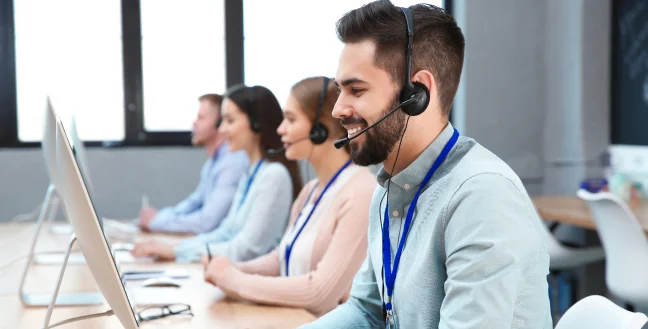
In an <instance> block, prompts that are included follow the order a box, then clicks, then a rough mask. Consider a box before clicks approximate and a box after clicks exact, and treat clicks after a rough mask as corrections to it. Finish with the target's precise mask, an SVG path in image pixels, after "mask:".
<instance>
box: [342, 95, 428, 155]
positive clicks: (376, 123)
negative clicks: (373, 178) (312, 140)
mask: <svg viewBox="0 0 648 329" xmlns="http://www.w3.org/2000/svg"><path fill="white" fill-rule="evenodd" d="M418 101H419V100H418V98H416V96H414V97H412V98H410V99H408V100H406V101H404V102H402V103H400V104H398V106H396V108H394V109H393V110H391V111H389V112H388V113H387V114H385V115H384V116H383V117H382V118H380V119H378V121H376V122H374V123H373V124H372V125H371V126H369V127H367V128H365V129H362V130H361V131H360V132H359V133H357V134H355V135H354V136H353V137H350V138H349V137H344V138H342V139H338V140H336V141H335V142H334V143H333V145H335V148H337V149H341V148H342V147H344V146H346V145H347V144H349V142H351V141H352V140H354V139H356V138H357V137H359V136H360V135H362V134H364V133H366V132H367V131H368V130H369V129H371V128H373V127H375V126H376V125H378V124H379V123H381V122H382V121H383V120H385V119H387V118H388V117H389V116H390V115H392V114H394V112H396V111H397V110H398V109H400V108H401V107H403V106H407V105H410V104H413V103H416V102H418Z"/></svg>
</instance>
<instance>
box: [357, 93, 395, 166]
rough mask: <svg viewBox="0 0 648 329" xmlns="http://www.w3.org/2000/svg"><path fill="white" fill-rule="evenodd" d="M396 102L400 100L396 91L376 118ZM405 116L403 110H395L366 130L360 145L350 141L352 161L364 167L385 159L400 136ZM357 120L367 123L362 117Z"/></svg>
mask: <svg viewBox="0 0 648 329" xmlns="http://www.w3.org/2000/svg"><path fill="white" fill-rule="evenodd" d="M398 104H400V100H399V95H398V93H397V94H395V95H394V97H393V98H392V101H391V103H390V104H389V105H388V106H387V108H385V109H384V110H383V111H381V116H380V117H379V118H378V119H380V118H381V117H382V116H384V115H386V114H387V113H389V111H391V110H393V109H394V108H395V107H397V106H398ZM406 118H407V115H406V114H405V112H403V111H398V110H397V111H396V112H394V113H393V114H392V115H391V116H389V117H388V118H386V119H385V120H383V122H381V123H379V124H378V125H376V126H375V127H373V128H371V129H370V130H368V131H367V132H366V133H365V140H364V143H362V145H361V146H360V145H358V143H352V144H351V159H352V160H353V162H355V163H356V164H357V165H360V166H363V167H366V166H370V165H374V164H379V163H381V162H383V161H385V160H386V159H387V156H388V155H389V153H391V151H392V150H393V149H394V146H395V145H396V142H398V140H399V139H400V138H401V134H402V132H403V128H404V127H405V120H406ZM351 120H353V119H351ZM359 120H361V121H362V122H363V123H364V124H365V125H368V124H367V122H366V121H365V120H364V119H359Z"/></svg>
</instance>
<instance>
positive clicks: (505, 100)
mask: <svg viewBox="0 0 648 329" xmlns="http://www.w3.org/2000/svg"><path fill="white" fill-rule="evenodd" d="M610 9H611V8H610V0H570V1H563V0H489V1H469V0H455V15H456V17H457V20H458V22H459V24H460V26H461V27H462V29H463V31H464V34H465V37H466V43H467V47H466V58H465V65H464V75H463V77H462V84H461V86H460V91H459V93H458V95H457V99H456V102H455V107H454V115H455V121H456V122H457V124H458V128H459V129H461V131H462V133H464V134H466V135H468V136H470V137H473V138H475V139H476V140H477V141H478V142H479V143H481V144H483V145H484V146H485V147H487V148H489V149H490V150H491V151H493V152H494V153H495V154H497V155H498V156H500V157H501V158H502V159H503V160H504V161H506V162H507V163H508V164H509V165H510V166H511V167H512V168H513V169H514V170H515V171H516V172H517V173H518V175H519V176H520V177H521V178H522V180H523V181H524V183H525V185H526V187H527V189H528V190H529V193H531V194H540V193H559V194H574V192H575V190H576V189H577V188H578V183H579V181H580V180H581V179H582V178H584V177H587V176H588V175H597V174H600V170H598V168H596V166H597V165H598V163H597V162H596V161H594V160H598V158H599V155H600V153H601V152H603V151H604V150H605V148H606V147H607V146H608V144H609V128H608V126H609V114H608V113H609V107H610V106H609V101H610V95H609V91H610V88H609V84H610V73H609V61H610V16H611V14H610Z"/></svg>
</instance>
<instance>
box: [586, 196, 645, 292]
mask: <svg viewBox="0 0 648 329" xmlns="http://www.w3.org/2000/svg"><path fill="white" fill-rule="evenodd" d="M577 194H578V197H580V198H581V199H583V200H585V201H586V202H587V206H588V208H589V210H590V213H591V215H592V217H593V219H594V221H595V223H596V230H597V231H598V234H599V237H600V238H601V243H602V244H603V249H604V250H605V258H606V265H605V266H606V269H605V279H606V282H607V285H608V289H610V291H611V292H612V293H613V294H615V295H617V297H620V298H623V299H626V300H627V301H630V302H634V301H635V298H640V299H646V298H645V297H644V296H641V294H644V295H645V292H646V291H647V290H648V280H646V278H647V277H648V240H647V239H646V235H645V234H646V233H645V231H644V229H643V227H641V225H640V224H639V222H638V221H637V218H636V217H635V215H634V213H633V212H632V211H631V210H630V207H629V206H628V205H627V204H626V203H625V202H624V201H623V200H621V199H620V198H619V197H617V196H616V195H614V194H612V193H609V192H599V193H590V192H588V191H585V190H582V189H581V190H579V191H578V193H577Z"/></svg>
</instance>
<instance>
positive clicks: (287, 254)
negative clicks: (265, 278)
mask: <svg viewBox="0 0 648 329" xmlns="http://www.w3.org/2000/svg"><path fill="white" fill-rule="evenodd" d="M350 164H351V160H349V161H347V162H346V163H345V164H344V165H343V166H342V167H341V168H340V169H338V171H337V172H336V173H335V175H333V177H331V179H330V180H329V181H328V183H327V184H326V186H325V187H324V189H323V190H322V193H320V195H319V197H317V200H315V203H314V204H313V208H311V210H310V212H309V213H308V217H306V220H304V223H303V224H302V225H301V227H300V228H299V231H297V234H295V237H294V238H293V240H292V242H291V243H290V244H288V245H286V253H285V257H284V258H285V260H286V276H289V275H290V272H289V268H290V266H289V263H290V254H291V252H292V248H293V246H294V245H295V242H296V241H297V238H299V235H300V234H301V232H302V231H303V230H304V227H306V224H308V221H309V220H310V218H311V216H313V213H314V212H315V208H317V205H318V204H319V202H320V200H322V197H324V194H325V193H326V191H327V190H328V189H329V187H331V185H333V182H335V180H336V179H337V178H338V176H340V174H341V173H342V172H343V171H344V169H346V168H347V167H348V166H349V165H350ZM318 185H319V184H318ZM316 188H317V185H315V187H313V189H312V190H311V192H310V194H309V195H308V199H306V202H304V205H303V206H302V209H301V210H300V211H299V215H298V216H297V219H296V220H295V226H293V231H294V230H295V227H296V226H297V220H298V219H299V217H301V215H302V212H303V211H304V208H305V207H306V205H307V204H308V202H309V201H310V198H311V196H313V192H315V189H316Z"/></svg>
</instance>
